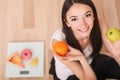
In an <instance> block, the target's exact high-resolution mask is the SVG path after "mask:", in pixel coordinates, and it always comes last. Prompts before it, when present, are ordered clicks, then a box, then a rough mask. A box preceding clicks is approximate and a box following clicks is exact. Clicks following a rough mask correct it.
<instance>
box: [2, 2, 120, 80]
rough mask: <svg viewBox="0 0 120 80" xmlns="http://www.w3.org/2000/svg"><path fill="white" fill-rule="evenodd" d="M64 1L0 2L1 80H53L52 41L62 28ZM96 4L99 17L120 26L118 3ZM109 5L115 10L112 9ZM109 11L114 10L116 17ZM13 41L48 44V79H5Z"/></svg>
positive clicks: (46, 65) (46, 59) (46, 52)
mask: <svg viewBox="0 0 120 80" xmlns="http://www.w3.org/2000/svg"><path fill="white" fill-rule="evenodd" d="M63 1H64V0H0V80H53V79H52V76H50V75H49V66H50V60H51V57H52V52H51V50H50V48H49V41H50V37H51V35H52V34H53V32H54V31H55V30H56V28H58V27H61V21H60V20H61V18H60V17H61V8H62V4H63ZM116 1H118V2H120V1H119V0H116ZM94 3H95V5H96V6H97V10H98V14H99V15H100V16H102V17H104V18H105V19H106V20H107V22H110V24H109V25H118V24H119V23H120V19H119V18H118V17H117V16H120V15H118V13H120V10H118V9H120V8H116V5H115V4H116V2H115V0H111V1H109V0H94ZM106 4H107V5H106ZM108 4H109V5H110V6H111V7H110V9H109V5H108ZM107 10H114V13H113V14H112V11H107ZM117 10H118V11H117ZM109 13H111V14H109ZM109 15H114V16H109ZM113 20H114V22H113ZM12 41H28V42H29V41H44V43H45V53H44V54H45V63H44V65H45V70H44V72H45V73H44V77H40V78H5V67H6V55H7V44H8V42H12Z"/></svg>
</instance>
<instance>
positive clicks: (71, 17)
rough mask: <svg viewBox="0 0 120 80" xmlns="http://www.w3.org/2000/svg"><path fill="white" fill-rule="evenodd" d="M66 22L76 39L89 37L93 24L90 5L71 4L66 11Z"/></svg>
mask: <svg viewBox="0 0 120 80" xmlns="http://www.w3.org/2000/svg"><path fill="white" fill-rule="evenodd" d="M66 24H67V26H68V27H71V29H72V31H73V33H74V35H75V37H76V38H77V40H81V39H84V38H89V36H90V33H91V30H92V28H93V24H94V15H93V11H92V9H91V7H89V6H88V5H85V4H73V5H72V6H71V8H70V9H69V10H68V11H67V13H66Z"/></svg>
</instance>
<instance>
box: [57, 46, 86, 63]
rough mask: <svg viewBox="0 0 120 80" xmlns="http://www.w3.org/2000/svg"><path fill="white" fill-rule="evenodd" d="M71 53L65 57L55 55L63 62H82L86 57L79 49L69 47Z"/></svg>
mask: <svg viewBox="0 0 120 80" xmlns="http://www.w3.org/2000/svg"><path fill="white" fill-rule="evenodd" d="M68 48H69V51H68V53H67V54H66V55H65V56H59V55H57V54H56V55H55V56H56V57H58V58H59V59H61V60H63V61H81V60H82V59H83V58H85V57H84V55H83V54H82V53H81V52H80V51H79V50H77V49H75V48H73V47H71V46H68Z"/></svg>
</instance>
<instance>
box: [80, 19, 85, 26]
mask: <svg viewBox="0 0 120 80" xmlns="http://www.w3.org/2000/svg"><path fill="white" fill-rule="evenodd" d="M85 25H86V22H85V20H84V18H82V19H80V21H79V27H80V28H85Z"/></svg>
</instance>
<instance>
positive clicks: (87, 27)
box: [50, 0, 120, 80]
mask: <svg viewBox="0 0 120 80" xmlns="http://www.w3.org/2000/svg"><path fill="white" fill-rule="evenodd" d="M62 24H63V27H62V31H63V33H64V34H63V33H62V31H61V29H59V30H58V31H57V32H58V33H57V32H56V33H55V35H53V37H52V39H51V40H52V42H51V43H52V44H54V43H55V42H56V41H57V40H64V41H66V42H67V43H68V45H69V51H68V53H67V55H66V56H64V57H61V56H59V55H55V54H54V59H53V60H52V62H51V65H52V66H51V69H50V73H52V74H53V75H54V79H55V80H59V79H60V80H78V79H81V80H96V77H97V80H104V79H106V78H119V76H120V74H117V73H119V72H120V68H119V66H118V64H117V63H116V62H115V61H114V59H112V58H111V57H108V56H106V55H103V54H99V52H100V50H101V47H102V38H101V33H100V27H99V22H98V17H97V12H96V9H95V6H94V4H93V3H92V1H91V0H65V2H64V4H63V8H62ZM59 32H60V33H61V34H59ZM61 35H63V36H62V37H61ZM52 44H51V45H52ZM101 59H103V60H102V61H101ZM104 59H106V60H104ZM99 62H100V64H99ZM102 62H103V64H102ZM109 62H112V63H115V65H116V67H115V68H117V73H116V72H115V73H114V74H113V76H111V75H110V74H109V75H108V74H107V72H108V71H109V69H111V67H109V66H107V65H105V66H104V63H105V64H108V63H109ZM89 64H90V65H91V67H92V69H93V70H94V71H93V70H92V69H91V67H90V65H89ZM110 65H111V64H110ZM106 66H107V67H109V69H106V70H104V69H105V68H107V67H106ZM101 67H103V68H102V69H101V70H100V68H101ZM111 71H112V70H111ZM113 71H114V70H113ZM94 72H95V74H94ZM110 73H111V72H110ZM104 74H105V75H104ZM95 75H96V76H95ZM114 75H115V76H114Z"/></svg>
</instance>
